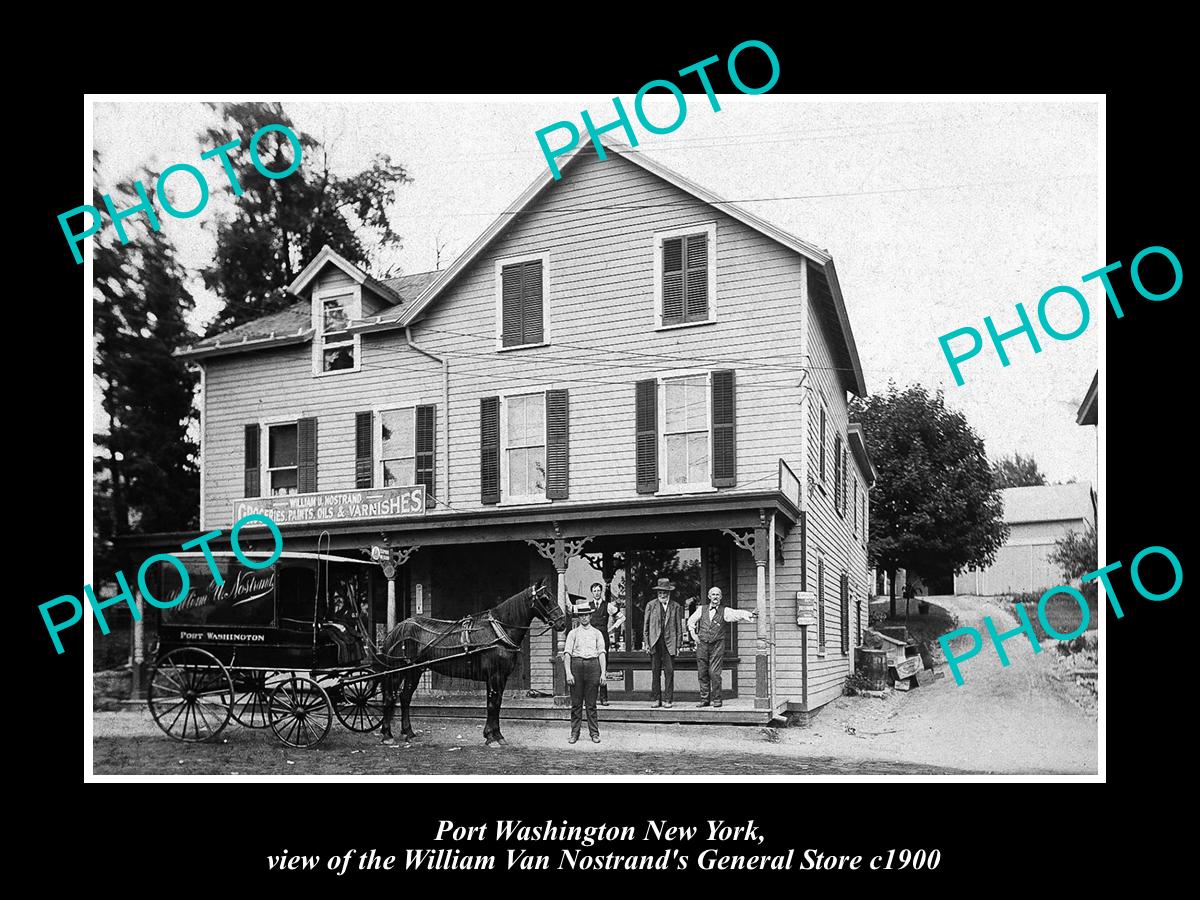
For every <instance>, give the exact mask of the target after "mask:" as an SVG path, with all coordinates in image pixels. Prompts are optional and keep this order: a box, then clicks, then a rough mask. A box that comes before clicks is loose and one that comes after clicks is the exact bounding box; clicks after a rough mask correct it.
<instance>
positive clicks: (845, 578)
mask: <svg viewBox="0 0 1200 900" xmlns="http://www.w3.org/2000/svg"><path fill="white" fill-rule="evenodd" d="M841 589H842V652H843V653H849V652H850V576H849V575H847V574H846V573H845V572H843V573H842V584H841Z"/></svg>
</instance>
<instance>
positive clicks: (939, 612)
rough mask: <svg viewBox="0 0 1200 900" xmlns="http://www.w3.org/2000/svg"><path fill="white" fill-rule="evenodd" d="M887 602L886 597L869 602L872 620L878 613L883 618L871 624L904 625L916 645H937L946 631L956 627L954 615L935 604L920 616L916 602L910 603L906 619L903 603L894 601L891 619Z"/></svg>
mask: <svg viewBox="0 0 1200 900" xmlns="http://www.w3.org/2000/svg"><path fill="white" fill-rule="evenodd" d="M888 604H889V601H888V598H887V597H883V598H881V599H878V600H873V601H871V613H872V616H871V618H872V619H875V618H877V617H878V614H879V613H880V612H883V613H884V616H885V617H884V618H883V619H882V621H879V622H874V621H873V622H872V623H871V624H872V626H875V625H904V626H906V627H907V628H908V633H909V634H910V635H911V636H912V639H913V640H914V641H916V642H917V643H921V642H923V641H924V642H927V643H930V644H935V643H937V639H938V638H939V637H941V636H942V635H943V634H945V633H946V632H948V631H953V630H954V629H955V628H956V627H957V626H958V619H956V618H955V617H954V614H953V613H951V612H949V611H948V610H947V609H945V608H944V607H941V606H938V605H937V604H936V603H930V604H929V612H928V613H926V614H925V615H921V614H920V613H918V612H917V601H916V600H914V601H912V604H911V606H910V610H909V614H908V616H907V618H906V617H905V615H904V601H903V600H900V599H897V600H896V616H895V618H892V617H891V616H888V615H887V613H888V609H889V605H888Z"/></svg>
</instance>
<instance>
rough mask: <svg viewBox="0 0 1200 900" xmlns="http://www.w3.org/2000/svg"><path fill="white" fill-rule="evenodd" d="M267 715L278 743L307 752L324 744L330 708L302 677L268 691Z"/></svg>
mask: <svg viewBox="0 0 1200 900" xmlns="http://www.w3.org/2000/svg"><path fill="white" fill-rule="evenodd" d="M267 711H268V713H269V715H270V719H271V730H272V731H273V732H275V737H277V738H278V739H279V741H280V743H283V744H286V745H287V746H289V747H298V748H300V749H302V750H307V749H310V748H312V747H315V746H317V744H319V743H321V741H323V740H325V736H326V735H327V734H329V729H330V728H331V727H332V725H333V704H332V703H330V702H329V695H328V694H326V693H325V689H324V688H322V687H321V686H320V685H319V684H317V683H316V682H315V681H313V680H312V679H311V678H307V677H305V676H304V675H292V676H291V677H290V678H287V679H285V680H283V681H281V682H279V684H277V685H276V686H275V688H274V690H272V691H271V696H270V700H269V701H268V704H267Z"/></svg>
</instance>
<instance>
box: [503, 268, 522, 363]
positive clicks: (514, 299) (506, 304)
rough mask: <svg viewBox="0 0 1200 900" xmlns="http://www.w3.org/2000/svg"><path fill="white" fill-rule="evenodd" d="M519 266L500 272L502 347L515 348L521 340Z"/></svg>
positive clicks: (520, 270)
mask: <svg viewBox="0 0 1200 900" xmlns="http://www.w3.org/2000/svg"><path fill="white" fill-rule="evenodd" d="M521 272H522V269H521V266H505V267H504V268H503V269H501V270H500V280H501V288H500V304H501V307H502V309H501V320H502V321H501V337H500V345H501V346H502V347H517V346H520V345H521V344H523V343H524V341H523V340H522V339H521Z"/></svg>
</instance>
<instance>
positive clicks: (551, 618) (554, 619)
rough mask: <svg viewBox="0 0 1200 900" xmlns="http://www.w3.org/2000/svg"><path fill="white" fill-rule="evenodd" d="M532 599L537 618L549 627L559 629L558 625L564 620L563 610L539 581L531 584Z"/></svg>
mask: <svg viewBox="0 0 1200 900" xmlns="http://www.w3.org/2000/svg"><path fill="white" fill-rule="evenodd" d="M532 600H533V608H534V611H535V612H537V613H538V618H540V619H541V620H542V621H543V622H545V623H546V624H547V625H548V626H550V627H551V628H553V629H555V630H559V625H560V624H561V623H562V622H564V621H565V620H566V613H564V612H563V609H562V606H561V605H559V603H558V602H557V601H554V600H551V598H550V592H549V591H548V590H547V589H546V586H545V585H544V584H541V583H539V584H535V585H534V586H533V597H532ZM555 609H556V610H557V612H558V615H557V616H556V615H555V614H554V610H555Z"/></svg>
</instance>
